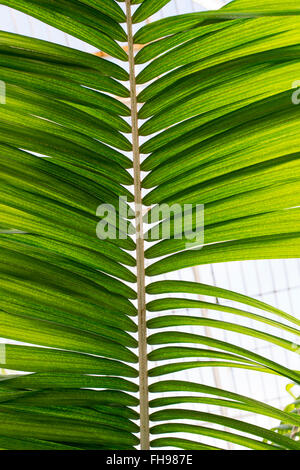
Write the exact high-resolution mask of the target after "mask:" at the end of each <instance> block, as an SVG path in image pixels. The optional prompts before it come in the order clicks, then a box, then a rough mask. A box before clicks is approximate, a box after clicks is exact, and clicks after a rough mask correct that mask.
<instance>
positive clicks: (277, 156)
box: [0, 0, 300, 450]
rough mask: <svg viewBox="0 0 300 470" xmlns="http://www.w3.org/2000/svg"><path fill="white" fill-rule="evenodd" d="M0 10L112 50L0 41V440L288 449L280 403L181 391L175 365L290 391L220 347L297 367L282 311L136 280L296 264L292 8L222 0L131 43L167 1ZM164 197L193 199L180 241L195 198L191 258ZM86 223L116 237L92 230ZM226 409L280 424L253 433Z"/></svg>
mask: <svg viewBox="0 0 300 470" xmlns="http://www.w3.org/2000/svg"><path fill="white" fill-rule="evenodd" d="M1 3H2V5H7V6H9V7H11V8H14V9H16V10H19V11H21V12H23V13H26V14H28V15H30V16H32V17H34V18H37V19H38V20H40V21H42V22H44V23H45V24H47V25H50V26H53V27H55V28H57V29H59V30H61V31H63V32H65V33H68V34H70V35H72V36H74V37H76V38H78V39H80V40H82V41H85V42H86V43H87V44H88V45H89V46H91V47H92V48H96V49H97V50H99V51H101V52H102V53H103V54H102V55H103V56H105V55H109V56H111V57H110V58H104V57H98V56H97V55H93V54H92V53H87V52H82V51H79V50H76V49H73V48H70V47H65V46H61V45H56V44H53V43H51V42H47V41H42V40H38V39H34V38H29V37H25V36H22V35H19V34H12V33H8V32H4V31H2V32H0V78H1V80H2V82H4V83H5V105H0V126H1V135H0V155H1V159H0V185H1V204H0V252H1V257H0V294H1V296H0V335H1V337H2V338H3V340H4V341H6V340H7V344H4V345H0V346H1V348H0V367H1V368H3V369H5V373H2V374H1V375H0V448H1V449H18V450H29V449H33V450H50V449H51V450H78V449H81V450H82V449H86V450H91V449H95V450H97V449H98V450H101V449H113V450H114V449H125V450H133V449H137V448H138V447H140V448H141V449H149V448H150V447H151V448H156V447H163V448H164V447H175V448H180V449H197V450H204V449H205V450H216V449H223V448H224V447H223V446H224V444H225V443H226V442H230V443H233V444H235V445H237V446H242V447H243V448H248V449H255V450H278V449H281V450H299V449H300V445H299V441H297V439H295V436H297V433H298V431H295V430H298V429H299V426H300V418H299V415H298V414H297V413H295V412H292V411H295V409H297V403H296V404H293V405H292V409H290V408H287V409H285V410H284V411H282V410H279V409H277V408H274V407H272V406H270V405H267V404H265V403H263V402H261V401H258V400H256V399H255V398H249V397H247V396H245V395H244V394H243V395H242V394H240V393H234V392H232V391H230V390H223V389H221V388H218V387H209V386H208V385H206V384H201V383H193V382H186V381H182V380H180V372H182V371H186V370H191V369H200V368H212V369H213V368H237V369H244V370H246V371H247V373H248V374H255V373H257V372H259V373H264V374H272V375H273V376H274V377H283V378H285V379H289V380H292V381H293V383H298V384H299V383H300V372H299V370H294V369H291V368H288V367H287V366H285V365H284V364H282V363H281V361H280V360H277V359H274V360H271V359H269V358H268V357H267V356H266V355H265V354H264V352H263V351H262V353H261V354H258V353H257V352H255V351H253V350H251V349H246V348H243V347H241V346H239V345H236V344H235V343H234V341H232V342H231V336H230V335H231V333H234V334H238V335H240V336H241V337H242V336H243V335H246V336H250V337H252V338H255V339H259V340H262V341H264V342H266V343H268V344H272V345H275V346H276V347H279V348H283V349H285V350H288V351H289V352H291V353H294V354H295V355H297V354H298V355H299V350H300V348H299V344H298V343H299V335H300V330H299V326H300V321H299V319H297V318H296V317H294V316H293V315H291V314H289V313H286V312H284V311H282V310H279V309H277V308H275V307H272V306H270V305H268V304H266V303H263V302H261V301H259V300H257V299H253V298H250V297H247V296H245V295H242V294H239V293H236V292H234V291H229V290H225V289H221V288H218V287H215V286H208V285H205V284H201V283H196V282H195V283H192V282H187V281H172V280H157V279H154V280H152V278H153V277H154V276H157V275H160V274H164V273H166V274H168V273H170V272H172V271H177V270H179V269H183V268H187V267H193V266H197V265H202V264H212V263H220V262H226V261H234V260H254V259H273V258H275V259H279V258H298V257H300V225H299V185H300V165H299V155H300V141H299V137H298V127H299V113H298V108H297V107H296V106H293V105H292V90H291V87H292V84H293V82H294V81H295V80H296V78H297V77H299V73H300V67H299V61H298V56H299V50H300V34H299V26H300V23H299V22H300V7H299V5H298V2H296V1H287V2H285V4H284V6H282V2H279V1H278V2H274V1H272V2H271V1H269V0H268V1H264V2H262V1H261V0H235V1H233V2H231V3H230V4H228V5H227V6H226V7H224V8H222V9H221V10H219V11H214V12H200V13H191V14H186V15H176V16H173V17H169V18H164V19H162V20H159V21H155V22H152V23H151V22H148V21H147V23H148V24H146V25H144V24H141V25H138V26H137V32H136V34H135V35H133V24H138V23H142V22H144V21H145V20H148V19H149V18H150V17H151V16H152V15H154V14H155V13H156V12H158V11H160V10H161V8H163V6H165V5H166V4H167V3H169V0H151V1H150V0H144V1H143V2H141V1H139V0H135V1H130V0H126V2H123V4H122V2H117V1H115V0H81V1H75V0H68V1H66V0H61V1H56V0H42V1H41V0H39V1H38V0H10V1H7V2H6V1H4V2H1ZM137 44H140V45H143V46H144V47H142V48H140V50H139V52H138V53H137V54H136V55H135V53H134V46H135V45H137ZM138 64H144V65H143V67H142V69H141V70H136V69H135V65H138ZM128 70H129V73H128ZM137 85H143V87H141V91H140V92H139V93H138V87H137ZM130 118H131V120H130ZM139 119H141V120H145V122H143V123H142V124H141V123H140V122H139ZM140 136H145V137H147V139H145V141H143V142H142V139H140ZM142 155H145V157H142ZM143 172H147V174H146V176H144V173H143ZM144 189H146V190H147V192H146V193H144V192H143V190H144ZM161 204H168V205H169V206H171V205H177V208H178V206H179V208H180V210H181V209H182V208H183V206H184V204H189V205H191V206H192V208H191V210H190V213H189V230H190V231H194V230H196V229H198V228H201V227H199V221H198V219H197V205H199V204H204V205H205V230H204V240H202V241H198V244H197V243H196V245H195V247H196V249H194V248H195V247H194V245H193V247H192V248H191V247H190V246H189V243H190V237H189V236H187V233H186V232H185V230H184V229H183V227H182V224H181V221H180V219H179V218H178V217H177V216H176V213H173V212H172V210H171V211H169V213H168V214H164V213H163V212H162V211H161ZM103 205H105V207H106V211H107V212H108V208H110V209H111V210H112V209H113V210H114V214H112V213H109V214H108V215H107V214H106V215H107V217H106V215H105V213H103V212H101V211H99V207H100V208H101V207H103ZM141 205H143V206H144V209H146V214H143V210H141ZM114 215H116V217H114ZM100 221H101V223H102V222H104V221H105V222H106V227H107V229H109V230H112V231H113V233H114V234H115V236H114V237H111V236H109V233H110V232H109V233H108V234H107V236H104V237H101V236H99V234H98V231H97V230H98V228H97V227H98V224H99V222H100ZM150 223H153V224H154V229H155V232H154V233H155V236H154V235H153V232H152V229H153V227H152V229H148V228H147V225H148V224H150ZM165 229H168V230H169V234H168V236H166V234H165V233H166V232H165ZM97 235H98V236H97ZM145 240H146V241H149V242H151V246H150V247H149V248H147V250H146V249H145V247H144V242H145ZM199 245H200V248H202V249H197V248H199ZM202 245H203V247H202ZM152 259H155V261H154V262H152ZM146 264H147V267H146ZM147 277H149V278H151V279H150V281H149V282H148V279H147ZM174 293H176V294H177V297H170V296H168V297H165V298H164V297H159V298H155V299H154V300H151V301H149V302H148V299H146V294H147V295H150V296H151V295H159V296H160V295H161V294H168V295H169V294H174ZM195 296H196V297H195ZM202 296H208V297H211V298H212V301H210V302H208V301H206V299H204V298H203V297H202ZM215 298H217V299H221V300H230V301H232V302H236V303H237V304H243V305H242V306H241V305H237V306H228V304H226V303H224V304H223V303H219V302H218V303H216V302H215V301H214V299H215ZM185 309H194V310H193V311H194V313H193V315H190V310H188V312H189V315H186V314H183V312H186V310H185ZM253 309H255V311H253ZM177 310H179V311H177ZM201 310H204V311H205V312H206V313H207V314H206V313H205V314H204V315H203V314H201V313H200V312H201ZM174 311H175V312H174ZM176 311H177V312H176ZM218 311H221V312H223V313H224V315H225V317H226V318H225V319H224V320H222V321H221V320H216V319H215V318H214V312H218ZM163 312H167V313H166V314H163ZM233 316H234V317H233ZM235 316H237V317H239V318H240V319H243V318H246V319H249V320H251V322H252V325H253V326H252V325H251V327H250V326H249V325H248V324H246V325H243V324H240V322H239V323H236V322H235V320H234V319H235V318H236V317H235ZM266 325H269V326H271V327H272V328H274V333H273V330H272V333H269V332H268V331H266V330H265V329H263V328H265V326H266ZM187 326H192V327H193V330H192V332H187V331H186V327H187ZM203 327H204V330H205V328H209V329H212V331H213V333H212V335H211V336H208V335H206V334H202V333H203ZM148 330H149V331H148ZM218 330H221V331H225V332H229V335H228V338H229V340H228V341H221V340H220V339H218V337H217V334H216V331H218ZM283 332H284V333H285V334H286V335H287V336H284V337H283ZM148 345H151V346H152V350H151V352H150V353H148V349H147V347H148ZM200 345H201V346H200ZM299 369H300V368H299ZM177 373H179V376H178V377H179V379H178V380H169V381H166V380H165V377H164V376H167V375H168V374H177ZM148 377H151V378H154V377H155V379H154V382H152V383H151V385H150V386H148ZM138 392H139V394H138ZM173 392H176V396H174V394H173V395H172V393H173ZM169 393H170V395H169ZM154 394H159V395H154ZM162 394H163V396H162ZM154 396H155V398H153V397H154ZM296 401H297V400H296ZM182 404H184V405H185V407H186V409H181V408H176V407H175V408H174V407H173V405H174V406H176V405H182ZM194 405H198V406H199V408H198V409H197V410H195V408H193V406H194ZM202 405H206V406H208V405H209V406H211V407H212V408H214V407H222V408H224V409H226V410H227V412H226V413H227V414H226V416H220V415H219V414H218V412H217V411H216V409H215V411H213V412H204V411H200V410H201V408H200V406H202ZM154 408H155V411H154V412H152V409H154ZM156 408H159V410H156ZM149 409H151V412H150V411H149ZM232 410H240V411H245V412H247V413H253V414H255V415H257V416H267V417H268V418H272V419H275V420H277V421H279V422H280V423H281V424H280V425H279V427H278V428H276V429H273V430H267V429H265V428H263V427H262V426H258V425H253V424H249V423H247V422H244V421H242V420H240V419H234V418H232V417H231V416H230V413H231V411H232ZM173 420H174V422H172V421H173ZM189 420H192V421H193V423H194V424H189ZM170 421H171V422H170ZM157 422H158V423H159V424H156V423H157ZM215 425H218V426H221V427H223V428H224V429H219V428H218V429H215ZM183 433H184V435H182V434H183ZM185 433H186V434H188V435H189V436H190V439H188V438H187V439H186V438H185ZM154 436H158V437H157V438H154ZM207 438H215V439H217V440H218V442H219V441H220V442H221V444H220V447H219V445H216V446H215V445H209V444H207V442H206V439H207ZM202 439H203V441H202Z"/></svg>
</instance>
